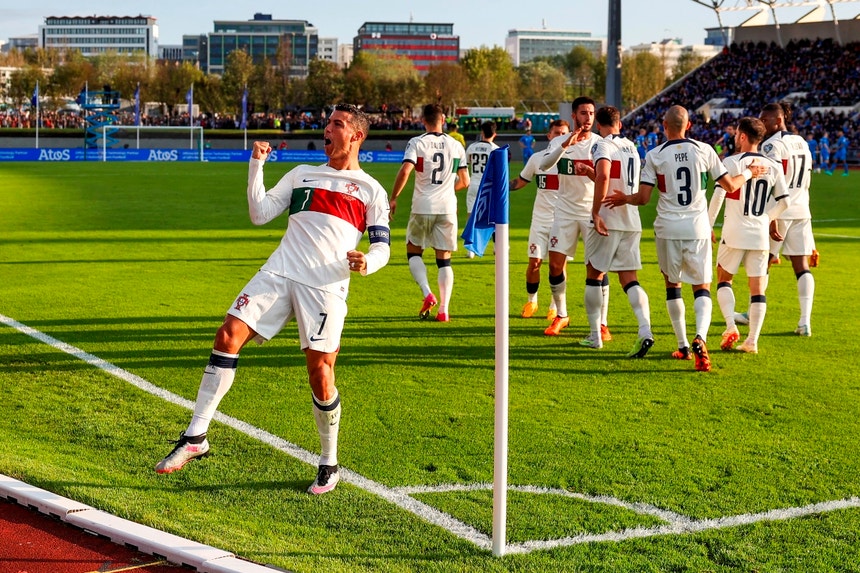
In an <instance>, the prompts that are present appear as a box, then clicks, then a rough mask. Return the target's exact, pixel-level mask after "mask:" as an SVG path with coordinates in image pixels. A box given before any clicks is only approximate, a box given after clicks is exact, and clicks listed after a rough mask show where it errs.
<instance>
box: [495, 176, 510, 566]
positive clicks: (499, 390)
mask: <svg viewBox="0 0 860 573" xmlns="http://www.w3.org/2000/svg"><path fill="white" fill-rule="evenodd" d="M506 165H507V162H506ZM506 183H507V182H506ZM504 220H505V221H508V217H505V219H504ZM508 243H509V224H508V223H507V222H505V223H496V403H495V409H496V417H495V419H496V421H495V439H494V446H493V555H495V556H496V557H500V556H502V555H504V554H505V543H506V542H505V529H506V526H507V507H508V381H509V380H508V365H509V356H510V353H509V350H510V349H509V317H508V313H509V310H510V308H509V307H510V301H509V294H510V293H509V291H510V284H509V282H510V281H509V278H510V270H509V268H508V259H509V258H510V254H509V252H508Z"/></svg>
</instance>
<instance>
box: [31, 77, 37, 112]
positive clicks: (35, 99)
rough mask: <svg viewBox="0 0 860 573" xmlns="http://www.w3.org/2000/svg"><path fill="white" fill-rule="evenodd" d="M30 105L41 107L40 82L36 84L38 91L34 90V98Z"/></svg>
mask: <svg viewBox="0 0 860 573" xmlns="http://www.w3.org/2000/svg"><path fill="white" fill-rule="evenodd" d="M30 105H32V106H33V107H39V82H36V89H34V90H33V97H31V98H30Z"/></svg>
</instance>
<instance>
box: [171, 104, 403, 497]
mask: <svg viewBox="0 0 860 573" xmlns="http://www.w3.org/2000/svg"><path fill="white" fill-rule="evenodd" d="M369 125H370V122H369V120H368V118H367V116H366V115H365V114H364V113H363V112H362V111H361V110H359V109H358V108H356V107H355V106H354V105H348V104H338V105H336V106H335V107H334V111H333V112H332V113H331V115H330V116H329V122H328V125H326V128H325V131H324V138H325V153H326V156H327V157H328V162H327V163H326V164H325V165H320V166H309V165H300V166H298V167H296V168H295V169H293V170H292V171H290V172H289V173H287V174H286V175H284V177H283V178H282V179H281V180H280V181H279V182H278V183H277V184H276V185H275V186H274V187H273V188H272V189H270V190H269V191H266V188H265V186H264V181H263V164H264V163H265V162H266V159H267V158H268V157H269V153H270V152H271V151H272V148H271V147H270V146H269V144H268V143H267V142H264V141H256V142H254V148H253V151H252V153H251V160H250V165H249V168H248V188H247V194H248V210H249V212H250V216H251V221H252V222H253V223H254V224H255V225H263V224H265V223H267V222H269V221H271V220H273V219H274V218H276V217H278V216H279V215H281V214H283V213H288V214H289V224H288V226H287V231H286V233H285V234H284V237H283V239H282V240H281V243H280V245H279V246H278V248H277V249H275V251H274V252H273V253H272V255H271V256H270V257H269V259H268V260H267V261H266V263H265V264H264V265H263V266H262V268H261V269H260V271H259V272H258V273H257V274H256V275H255V276H254V277H253V278H252V279H251V280H250V282H249V283H248V284H247V285H246V286H245V287H244V288H243V289H242V290H241V291H240V294H239V296H238V297H237V298H236V299H235V301H234V302H233V304H232V305H231V306H230V308H229V309H228V310H227V316H226V318H225V319H224V322H223V324H222V325H221V327H220V328H219V329H218V332H217V333H216V335H215V344H214V348H213V350H212V354H211V356H210V357H209V364H208V365H207V366H206V368H205V369H204V371H203V379H202V381H201V382H200V388H199V390H198V393H197V402H196V403H195V405H194V414H193V416H192V418H191V422H190V424H189V426H188V429H187V430H186V431H185V432H183V433H182V434H181V435H180V438H179V441H178V442H177V444H176V447H175V448H174V449H173V451H171V452H170V454H168V455H167V457H165V458H164V459H163V460H161V461H160V462H159V463H158V464H157V465H156V466H155V471H156V472H158V473H162V474H163V473H170V472H173V471H176V470H178V469H180V468H182V466H184V465H185V464H186V463H187V462H189V461H190V460H193V459H194V458H199V457H202V456H204V455H206V454H207V453H208V451H209V441H208V440H207V438H206V432H207V430H208V428H209V424H210V422H211V421H212V417H213V416H214V414H215V410H216V409H217V407H218V404H219V403H220V401H221V399H222V398H223V397H224V395H225V394H226V393H227V391H228V390H229V389H230V386H232V384H233V380H234V378H235V376H236V367H237V365H238V362H239V352H240V351H241V350H242V348H243V347H244V346H245V345H246V344H247V343H248V342H250V341H251V340H254V341H255V342H257V343H259V344H262V343H263V342H265V341H266V340H269V339H271V338H272V337H273V336H275V335H276V334H277V333H278V332H279V331H280V330H281V329H282V328H283V327H284V325H286V324H287V323H288V322H289V321H290V320H292V319H293V318H295V319H296V323H297V324H298V337H299V340H300V341H301V347H302V350H303V351H304V353H305V360H306V362H307V371H308V378H309V382H310V386H311V391H312V393H313V395H312V411H313V415H314V419H315V421H316V426H317V430H318V432H319V437H320V444H321V446H322V452H321V455H320V459H319V467H318V470H317V477H316V479H315V480H314V482H313V483H312V484H311V486H310V488H309V489H308V491H309V492H310V493H312V494H321V493H326V492H329V491H331V490H332V489H334V487H335V485H336V484H337V482H338V479H339V478H338V464H337V437H338V429H339V427H340V412H341V408H340V396H339V395H338V391H337V388H336V387H335V377H334V365H335V359H336V358H337V353H338V351H339V350H340V337H341V331H342V330H343V324H344V319H345V318H346V297H347V293H348V290H349V279H350V275H351V274H352V273H359V274H361V275H362V276H363V275H367V274H369V273H372V272H375V271H377V270H379V269H381V268H382V267H383V266H385V264H386V263H387V262H388V256H389V235H390V233H389V229H388V220H389V219H388V202H387V196H386V194H385V190H384V189H383V188H382V186H381V185H380V184H379V183H378V182H377V181H376V180H375V179H373V178H372V177H371V176H370V175H368V174H367V173H365V172H364V171H363V170H362V169H361V166H360V165H359V163H358V153H359V150H360V148H361V144H362V143H363V142H364V139H365V137H367V133H368V127H369ZM365 231H367V234H368V236H369V239H370V247H369V249H368V252H367V253H366V254H365V253H363V252H361V251H358V250H356V247H357V245H358V243H359V241H360V240H361V237H362V235H363V234H364V232H365ZM263 400H265V397H263Z"/></svg>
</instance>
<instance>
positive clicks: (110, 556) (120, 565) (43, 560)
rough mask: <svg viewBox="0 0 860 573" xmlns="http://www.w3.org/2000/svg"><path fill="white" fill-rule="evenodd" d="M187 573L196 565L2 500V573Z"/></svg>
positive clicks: (0, 523)
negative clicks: (173, 561) (163, 557)
mask: <svg viewBox="0 0 860 573" xmlns="http://www.w3.org/2000/svg"><path fill="white" fill-rule="evenodd" d="M119 571H131V572H133V573H186V572H191V571H195V569H194V568H191V567H180V566H177V565H170V564H168V563H166V562H165V561H163V560H161V559H159V558H157V557H153V556H152V555H146V554H144V553H140V552H138V551H134V550H132V549H129V548H128V547H124V546H122V545H117V544H116V543H114V542H112V541H111V540H109V539H105V538H102V537H98V536H96V535H92V534H90V533H87V532H85V531H83V530H81V529H78V528H77V527H74V526H72V525H69V524H67V523H63V522H62V521H60V520H58V519H54V518H51V517H48V516H46V515H44V514H42V513H39V512H38V511H35V510H32V509H28V508H26V507H23V506H21V505H18V504H16V503H12V502H10V501H8V500H5V499H0V573H109V572H119Z"/></svg>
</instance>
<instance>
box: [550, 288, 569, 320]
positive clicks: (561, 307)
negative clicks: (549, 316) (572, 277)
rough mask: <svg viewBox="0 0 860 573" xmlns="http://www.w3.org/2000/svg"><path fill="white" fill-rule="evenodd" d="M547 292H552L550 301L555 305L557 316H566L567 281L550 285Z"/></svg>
mask: <svg viewBox="0 0 860 573" xmlns="http://www.w3.org/2000/svg"><path fill="white" fill-rule="evenodd" d="M549 290H550V291H552V301H553V302H554V303H555V309H556V312H557V313H558V316H561V317H565V316H567V279H564V280H563V281H561V282H560V283H558V284H557V285H554V284H551V285H550V286H549Z"/></svg>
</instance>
